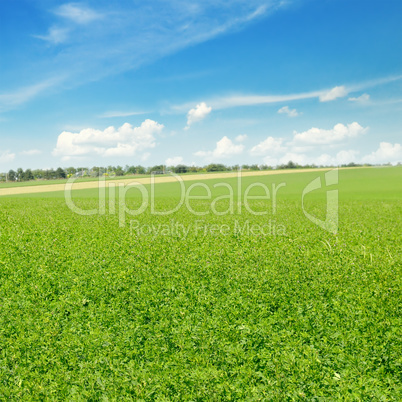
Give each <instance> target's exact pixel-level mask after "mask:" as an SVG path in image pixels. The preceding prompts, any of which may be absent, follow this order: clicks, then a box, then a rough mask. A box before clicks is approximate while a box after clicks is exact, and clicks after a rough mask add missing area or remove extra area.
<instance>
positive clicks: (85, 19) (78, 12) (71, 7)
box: [54, 3, 102, 24]
mask: <svg viewBox="0 0 402 402" xmlns="http://www.w3.org/2000/svg"><path fill="white" fill-rule="evenodd" d="M54 13H55V14H56V15H58V16H60V17H63V18H66V19H68V20H71V21H73V22H75V23H77V24H88V23H89V22H92V21H94V20H97V19H100V18H102V15H101V14H99V13H97V12H96V11H94V10H91V9H90V8H88V7H84V6H82V5H80V4H77V3H68V4H63V5H62V6H60V7H59V8H58V9H57V10H56V11H55V12H54Z"/></svg>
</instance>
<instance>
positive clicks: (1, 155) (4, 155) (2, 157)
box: [0, 150, 15, 163]
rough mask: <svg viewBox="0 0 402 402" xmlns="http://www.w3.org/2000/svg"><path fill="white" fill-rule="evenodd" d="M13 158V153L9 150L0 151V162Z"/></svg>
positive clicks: (9, 160) (7, 161) (6, 161)
mask: <svg viewBox="0 0 402 402" xmlns="http://www.w3.org/2000/svg"><path fill="white" fill-rule="evenodd" d="M14 159H15V154H14V153H12V152H10V151H8V150H7V151H4V152H2V153H0V163H9V162H12V161H13V160H14Z"/></svg>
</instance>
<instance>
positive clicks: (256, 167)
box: [250, 165, 260, 170]
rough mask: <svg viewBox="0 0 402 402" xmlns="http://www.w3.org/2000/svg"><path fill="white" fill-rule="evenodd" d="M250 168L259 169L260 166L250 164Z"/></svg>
mask: <svg viewBox="0 0 402 402" xmlns="http://www.w3.org/2000/svg"><path fill="white" fill-rule="evenodd" d="M250 170H260V168H259V167H258V165H251V166H250Z"/></svg>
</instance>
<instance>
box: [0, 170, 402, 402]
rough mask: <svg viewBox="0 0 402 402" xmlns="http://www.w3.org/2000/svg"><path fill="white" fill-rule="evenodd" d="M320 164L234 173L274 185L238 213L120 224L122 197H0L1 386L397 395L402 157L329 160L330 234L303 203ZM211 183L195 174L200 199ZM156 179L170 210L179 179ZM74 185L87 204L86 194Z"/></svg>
mask: <svg viewBox="0 0 402 402" xmlns="http://www.w3.org/2000/svg"><path fill="white" fill-rule="evenodd" d="M318 176H320V177H321V178H322V179H323V178H324V173H321V172H308V173H298V174H294V175H293V174H286V175H276V176H263V177H261V176H260V177H247V178H244V179H243V186H242V188H243V190H244V189H245V188H246V187H247V186H248V185H249V184H252V183H255V182H263V183H265V184H267V185H268V186H269V188H271V184H272V183H276V184H279V183H281V182H286V187H282V188H281V189H280V190H279V191H278V196H277V205H276V212H275V213H274V210H273V205H272V199H271V200H258V199H256V200H251V201H250V207H251V208H252V209H253V210H255V211H260V212H263V211H268V214H267V215H263V216H257V215H254V214H252V213H250V212H248V211H247V209H246V208H245V206H244V204H243V205H242V212H241V214H238V213H237V208H238V201H239V200H238V199H236V200H235V201H236V202H235V211H234V213H233V214H226V215H220V216H217V215H214V214H212V213H209V214H207V215H204V216H194V215H193V214H192V213H190V212H189V211H188V210H187V209H186V208H184V207H183V208H181V209H179V210H178V211H177V212H176V213H174V214H172V215H168V216H162V215H157V216H155V215H152V214H151V213H150V210H149V208H148V209H147V210H146V211H145V212H144V213H143V214H141V215H138V216H134V217H131V216H127V219H126V220H125V221H124V222H125V226H124V227H120V226H119V215H118V214H117V212H118V211H119V203H118V200H116V203H113V205H114V206H115V209H116V214H111V211H110V209H109V208H108V207H109V203H108V202H107V208H106V213H105V214H104V215H99V214H96V215H92V216H78V215H76V214H74V213H72V212H71V211H70V210H69V209H68V208H67V207H66V205H65V202H64V195H63V194H62V193H47V194H42V195H41V194H35V195H24V196H18V197H17V196H14V197H11V196H10V197H2V198H1V199H0V202H1V209H0V224H1V236H0V238H1V241H2V247H1V249H0V278H1V284H0V305H1V310H0V396H1V397H2V399H22V400H44V399H45V400H60V399H68V400H117V399H119V400H120V399H123V400H130V399H134V400H159V401H166V400H191V401H195V400H199V401H203V400H278V401H279V400H339V399H346V400H384V401H385V400H400V399H401V398H402V384H401V364H402V358H401V356H402V345H401V339H402V336H401V335H402V334H401V324H402V322H401V321H402V319H401V317H402V315H401V313H402V311H401V266H402V264H401V262H402V257H401V256H402V250H401V243H400V238H401V224H402V222H401V217H402V201H401V200H402V186H401V183H402V181H401V178H402V168H399V167H397V168H387V169H354V170H342V171H340V172H339V186H338V188H339V230H338V233H337V234H336V235H334V234H332V233H328V232H325V231H323V230H322V229H320V228H319V227H317V226H315V225H314V224H313V223H311V222H310V221H309V220H307V219H306V217H305V216H304V214H303V211H302V209H301V203H300V198H301V193H302V191H303V188H305V186H306V185H307V184H308V183H309V182H310V181H311V180H313V179H314V178H316V177H318ZM218 182H222V180H221V181H218V180H214V179H211V180H206V181H205V182H204V183H205V184H206V185H208V186H209V187H210V188H211V192H212V196H213V199H216V197H219V196H222V195H225V194H227V193H228V192H227V189H226V188H224V187H215V188H214V185H215V184H217V183H218ZM224 182H225V183H228V184H230V185H231V186H233V189H234V194H235V196H236V194H237V188H236V184H237V182H236V179H225V180H224ZM191 184H192V183H191V182H186V183H185V185H186V187H187V188H188V187H189V186H190V185H191ZM156 190H157V200H156V208H157V210H158V211H161V210H163V209H164V210H166V209H169V208H173V207H175V206H176V205H177V203H178V201H179V192H178V190H179V187H178V185H177V184H160V185H157V187H156ZM255 190H257V189H255ZM138 194H139V193H138V190H135V189H133V190H130V192H128V193H127V205H128V207H130V208H132V209H134V208H138V207H139V205H140V204H141V200H140V199H139V196H138ZM192 194H197V191H196V190H194V192H192ZM198 194H199V195H202V194H205V190H202V189H198ZM253 194H256V193H253ZM73 198H74V201H75V203H76V204H77V205H78V206H80V207H82V208H85V209H90V208H97V207H98V206H99V201H98V199H97V192H96V191H94V190H82V191H77V192H76V193H74V197H73ZM243 201H244V200H243ZM325 202H326V200H325V188H323V189H321V190H317V191H315V192H313V193H310V194H308V195H307V196H306V199H305V206H306V209H307V210H308V211H309V212H310V213H312V214H315V215H316V216H317V217H320V219H324V218H325ZM190 205H191V207H192V208H193V209H194V210H196V211H198V212H202V211H204V212H206V211H209V210H210V208H211V201H210V200H192V201H191V204H190ZM228 206H229V204H228V200H224V199H221V200H220V201H219V202H217V203H216V209H218V210H220V211H224V210H226V209H227V208H228ZM130 220H132V221H133V222H131V224H130ZM264 224H265V225H269V224H270V225H271V226H270V227H269V226H265V233H261V232H259V231H258V230H255V231H254V232H253V231H251V232H250V231H247V228H250V227H253V225H259V226H256V228H258V227H261V225H264ZM180 225H181V226H180ZM214 225H215V226H214ZM222 225H226V226H227V227H228V228H229V229H225V230H224V231H222V230H219V228H222ZM183 228H184V229H186V230H187V229H188V234H187V236H184V234H183ZM214 228H218V230H214ZM269 228H270V230H271V233H267V231H269ZM158 230H159V231H158Z"/></svg>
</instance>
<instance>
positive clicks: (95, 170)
mask: <svg viewBox="0 0 402 402" xmlns="http://www.w3.org/2000/svg"><path fill="white" fill-rule="evenodd" d="M90 174H91V176H93V177H99V176H100V174H99V167H98V166H94V167H93V168H92V169H91V172H90Z"/></svg>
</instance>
